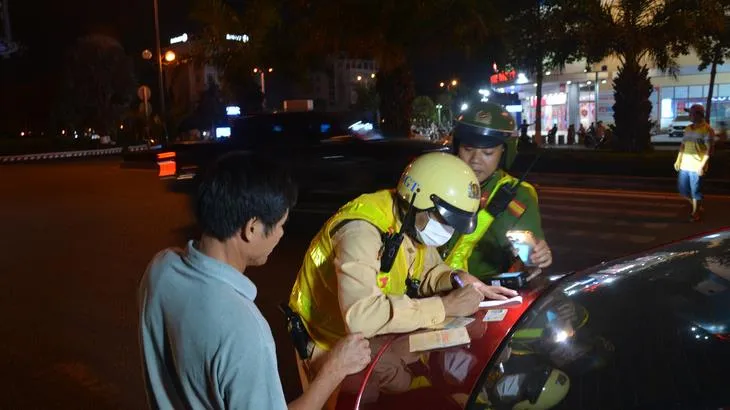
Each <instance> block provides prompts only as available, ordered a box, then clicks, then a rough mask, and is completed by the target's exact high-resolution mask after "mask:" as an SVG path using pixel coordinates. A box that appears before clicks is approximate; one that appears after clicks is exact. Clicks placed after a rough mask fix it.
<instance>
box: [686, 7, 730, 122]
mask: <svg viewBox="0 0 730 410" xmlns="http://www.w3.org/2000/svg"><path fill="white" fill-rule="evenodd" d="M729 15H730V1H728V0H700V7H699V8H698V11H697V13H696V15H695V16H694V17H695V18H694V19H693V20H692V27H693V28H694V30H693V31H692V32H693V33H696V34H695V35H694V36H692V38H691V40H690V43H691V46H692V48H694V49H695V51H696V52H697V55H698V57H699V58H700V64H699V66H698V68H699V69H700V70H705V69H707V67H710V91H709V92H708V93H707V105H706V107H707V109H706V110H705V116H706V117H707V121H708V122H709V121H710V113H711V112H712V93H713V91H714V88H715V77H716V76H717V66H718V65H723V64H725V59H727V58H730V28H728V24H730V18H728V17H729Z"/></svg>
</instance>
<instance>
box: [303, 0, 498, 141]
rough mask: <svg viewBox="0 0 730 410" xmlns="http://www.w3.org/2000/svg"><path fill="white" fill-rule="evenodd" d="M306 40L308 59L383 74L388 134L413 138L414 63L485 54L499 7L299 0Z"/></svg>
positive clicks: (455, 1) (470, 1)
mask: <svg viewBox="0 0 730 410" xmlns="http://www.w3.org/2000/svg"><path fill="white" fill-rule="evenodd" d="M295 4H296V15H297V21H298V22H297V24H296V26H295V28H294V29H293V30H292V33H293V35H294V36H296V37H298V38H299V39H301V42H300V43H299V45H298V47H297V49H298V51H299V53H300V54H301V55H304V56H305V57H304V58H303V59H305V60H306V59H307V57H306V56H308V57H309V58H310V59H316V58H320V59H321V58H322V57H323V56H326V55H342V56H346V57H348V58H367V59H374V60H376V61H377V63H378V65H379V67H380V70H379V73H378V77H377V80H376V82H377V90H378V93H379V95H380V96H381V100H380V111H381V114H382V116H383V119H384V121H385V122H384V123H383V124H382V129H383V132H384V133H385V134H391V135H407V133H408V128H409V126H410V124H409V120H408V119H409V118H411V108H412V105H411V102H412V100H413V98H414V97H415V92H414V85H413V77H412V73H411V68H412V67H411V66H412V63H413V62H414V61H415V60H416V59H417V58H429V57H431V58H442V56H443V52H444V51H452V50H454V49H455V48H460V49H461V50H462V51H464V52H466V53H475V54H477V53H479V52H480V51H482V50H483V49H484V48H485V47H486V45H487V44H488V43H489V42H488V41H487V37H486V36H487V35H488V34H490V33H492V25H493V22H494V21H495V20H497V19H499V18H501V17H499V16H500V14H499V13H497V10H498V5H496V4H494V3H493V2H484V1H476V0H427V1H419V2H407V1H396V0H372V1H367V2H366V1H362V0H340V1H337V2H333V1H329V0H297V1H296V2H295Z"/></svg>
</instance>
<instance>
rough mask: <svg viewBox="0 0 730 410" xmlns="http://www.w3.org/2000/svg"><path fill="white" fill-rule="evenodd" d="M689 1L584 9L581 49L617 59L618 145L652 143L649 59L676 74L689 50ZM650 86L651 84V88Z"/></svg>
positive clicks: (593, 2)
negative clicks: (679, 62)
mask: <svg viewBox="0 0 730 410" xmlns="http://www.w3.org/2000/svg"><path fill="white" fill-rule="evenodd" d="M688 3H689V2H688V1H682V0H679V1H663V0H613V1H608V2H604V1H600V0H584V1H576V3H575V4H576V5H577V6H578V7H579V9H580V13H579V15H578V20H577V21H579V22H580V24H581V29H580V36H579V37H580V38H581V39H582V40H583V41H582V44H581V45H582V47H581V48H582V50H583V53H584V54H585V55H586V56H587V57H588V60H589V61H591V62H595V61H600V60H601V59H603V58H604V57H607V56H615V57H616V58H618V60H619V63H620V67H619V71H618V76H617V78H616V79H615V80H614V98H615V101H616V103H615V104H614V106H613V110H614V120H615V136H616V139H617V140H616V141H615V143H616V144H617V146H618V148H620V149H623V150H631V151H641V150H647V149H649V148H650V130H651V123H650V116H651V110H652V105H651V103H650V102H649V100H648V98H649V95H650V93H651V82H650V80H649V77H648V76H649V70H648V67H647V64H652V65H654V66H655V67H657V68H658V69H660V70H662V71H664V72H668V73H670V74H672V75H676V73H677V71H678V66H677V62H676V57H677V56H678V55H679V54H682V53H686V52H687V43H686V42H685V41H684V36H686V35H687V32H686V30H687V27H688V26H687V25H688V23H689V22H691V21H692V16H693V13H694V10H693V9H692V8H691V7H689V6H688ZM647 87H648V88H647Z"/></svg>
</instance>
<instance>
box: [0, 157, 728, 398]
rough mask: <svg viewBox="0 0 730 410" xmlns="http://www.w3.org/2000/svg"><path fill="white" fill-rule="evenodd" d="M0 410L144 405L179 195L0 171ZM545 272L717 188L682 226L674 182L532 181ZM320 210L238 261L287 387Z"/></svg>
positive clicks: (722, 208) (110, 172)
mask: <svg viewBox="0 0 730 410" xmlns="http://www.w3.org/2000/svg"><path fill="white" fill-rule="evenodd" d="M0 175H2V178H0V192H2V201H0V218H2V220H1V223H0V226H2V233H3V235H2V236H1V237H0V245H1V246H2V249H3V252H1V253H0V266H2V269H1V270H0V272H2V274H1V275H0V286H1V287H2V289H3V296H2V297H1V298H0V321H1V323H2V326H0V371H1V372H2V374H3V394H2V396H0V409H141V408H145V402H146V401H145V396H144V391H143V386H142V373H141V368H140V358H139V352H138V348H137V337H136V330H137V306H136V290H137V285H138V281H139V279H140V277H141V275H142V274H143V272H144V269H145V267H146V265H147V263H148V262H149V260H150V258H151V257H152V256H153V255H154V254H155V253H156V252H158V251H159V250H161V249H163V248H165V247H168V246H183V245H184V244H185V241H186V240H187V239H188V238H190V237H191V236H192V235H194V234H195V231H194V227H193V223H192V218H191V215H190V212H189V210H188V204H187V198H186V197H185V196H184V195H181V194H173V193H169V192H167V191H166V190H165V188H164V186H163V185H162V183H161V182H159V181H158V180H157V177H156V173H155V172H154V171H147V170H133V169H120V167H119V163H118V162H116V161H115V160H106V161H96V162H82V163H75V164H74V163H64V164H39V165H18V166H4V167H2V168H0ZM539 192H540V203H541V207H542V212H543V217H544V225H545V228H546V233H547V239H548V242H549V243H550V244H551V246H552V247H553V250H554V254H555V265H554V267H553V268H551V271H553V272H561V271H568V270H574V269H579V268H582V267H586V266H589V265H592V264H595V263H598V262H601V261H603V260H607V259H611V258H614V257H618V256H622V255H624V254H627V253H630V252H635V251H639V250H643V249H646V248H649V247H652V246H655V245H658V244H661V243H665V242H668V241H671V240H675V239H679V238H682V237H684V236H687V235H690V234H694V233H699V232H702V231H706V230H709V229H712V228H716V227H720V226H726V225H730V212H729V211H728V209H730V206H728V205H730V197H723V196H714V197H710V198H708V201H707V204H706V208H707V218H706V221H705V222H701V223H695V224H692V223H690V222H688V221H687V218H686V215H685V214H684V213H683V212H684V211H683V206H684V204H683V202H682V201H681V200H680V199H679V198H678V197H677V196H676V195H674V194H673V193H667V194H661V193H649V192H619V191H606V190H591V189H578V188H559V187H551V186H541V187H540V190H539ZM326 216H327V215H324V214H321V213H302V212H298V213H294V214H293V215H292V218H291V221H290V223H289V224H288V225H287V232H286V234H285V237H284V239H283V240H282V242H281V244H280V245H279V247H278V248H277V249H276V250H275V251H274V253H273V254H272V255H271V257H270V259H269V263H268V265H266V266H265V267H262V268H258V269H254V270H251V271H248V272H247V274H248V275H249V276H250V277H251V278H252V279H253V281H254V282H256V284H257V285H258V289H259V293H258V297H257V299H256V301H257V304H258V305H259V307H260V308H261V309H262V311H263V313H264V315H265V316H266V318H267V319H268V320H269V322H270V324H271V328H272V330H273V332H274V336H275V339H276V341H277V348H278V353H279V368H280V372H281V374H282V379H283V383H284V387H285V392H286V394H287V397H288V398H292V397H294V395H296V394H297V392H298V390H299V387H298V380H297V378H296V371H295V367H294V364H293V349H292V348H291V345H290V344H289V341H288V339H287V335H286V334H285V331H284V323H283V319H282V317H281V316H280V314H279V312H278V310H277V309H276V305H277V304H278V303H280V302H282V301H284V300H286V299H287V297H288V293H289V290H290V286H291V284H292V282H293V279H294V276H295V274H296V271H297V269H298V268H299V263H300V261H301V256H302V254H303V252H304V250H305V248H306V246H307V244H308V241H309V239H310V238H311V237H312V235H313V234H314V233H315V231H316V230H317V228H318V227H319V225H320V224H321V223H322V222H323V221H324V219H325V218H326Z"/></svg>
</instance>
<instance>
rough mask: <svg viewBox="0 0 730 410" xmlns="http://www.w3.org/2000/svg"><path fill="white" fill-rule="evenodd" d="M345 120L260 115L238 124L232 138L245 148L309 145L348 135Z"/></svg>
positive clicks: (311, 115) (326, 115)
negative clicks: (281, 143)
mask: <svg viewBox="0 0 730 410" xmlns="http://www.w3.org/2000/svg"><path fill="white" fill-rule="evenodd" d="M346 122H347V120H346V119H345V118H343V117H342V116H339V115H335V114H329V113H318V112H293V113H281V114H271V115H257V116H251V117H246V118H242V119H240V120H238V121H237V122H236V125H235V127H234V129H233V138H234V139H236V140H238V141H242V142H244V143H245V144H253V145H258V144H276V143H280V142H283V143H289V144H310V143H312V142H317V141H323V140H326V139H329V138H333V137H337V136H342V135H347V134H348V133H349V131H348V130H347V124H346Z"/></svg>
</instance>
